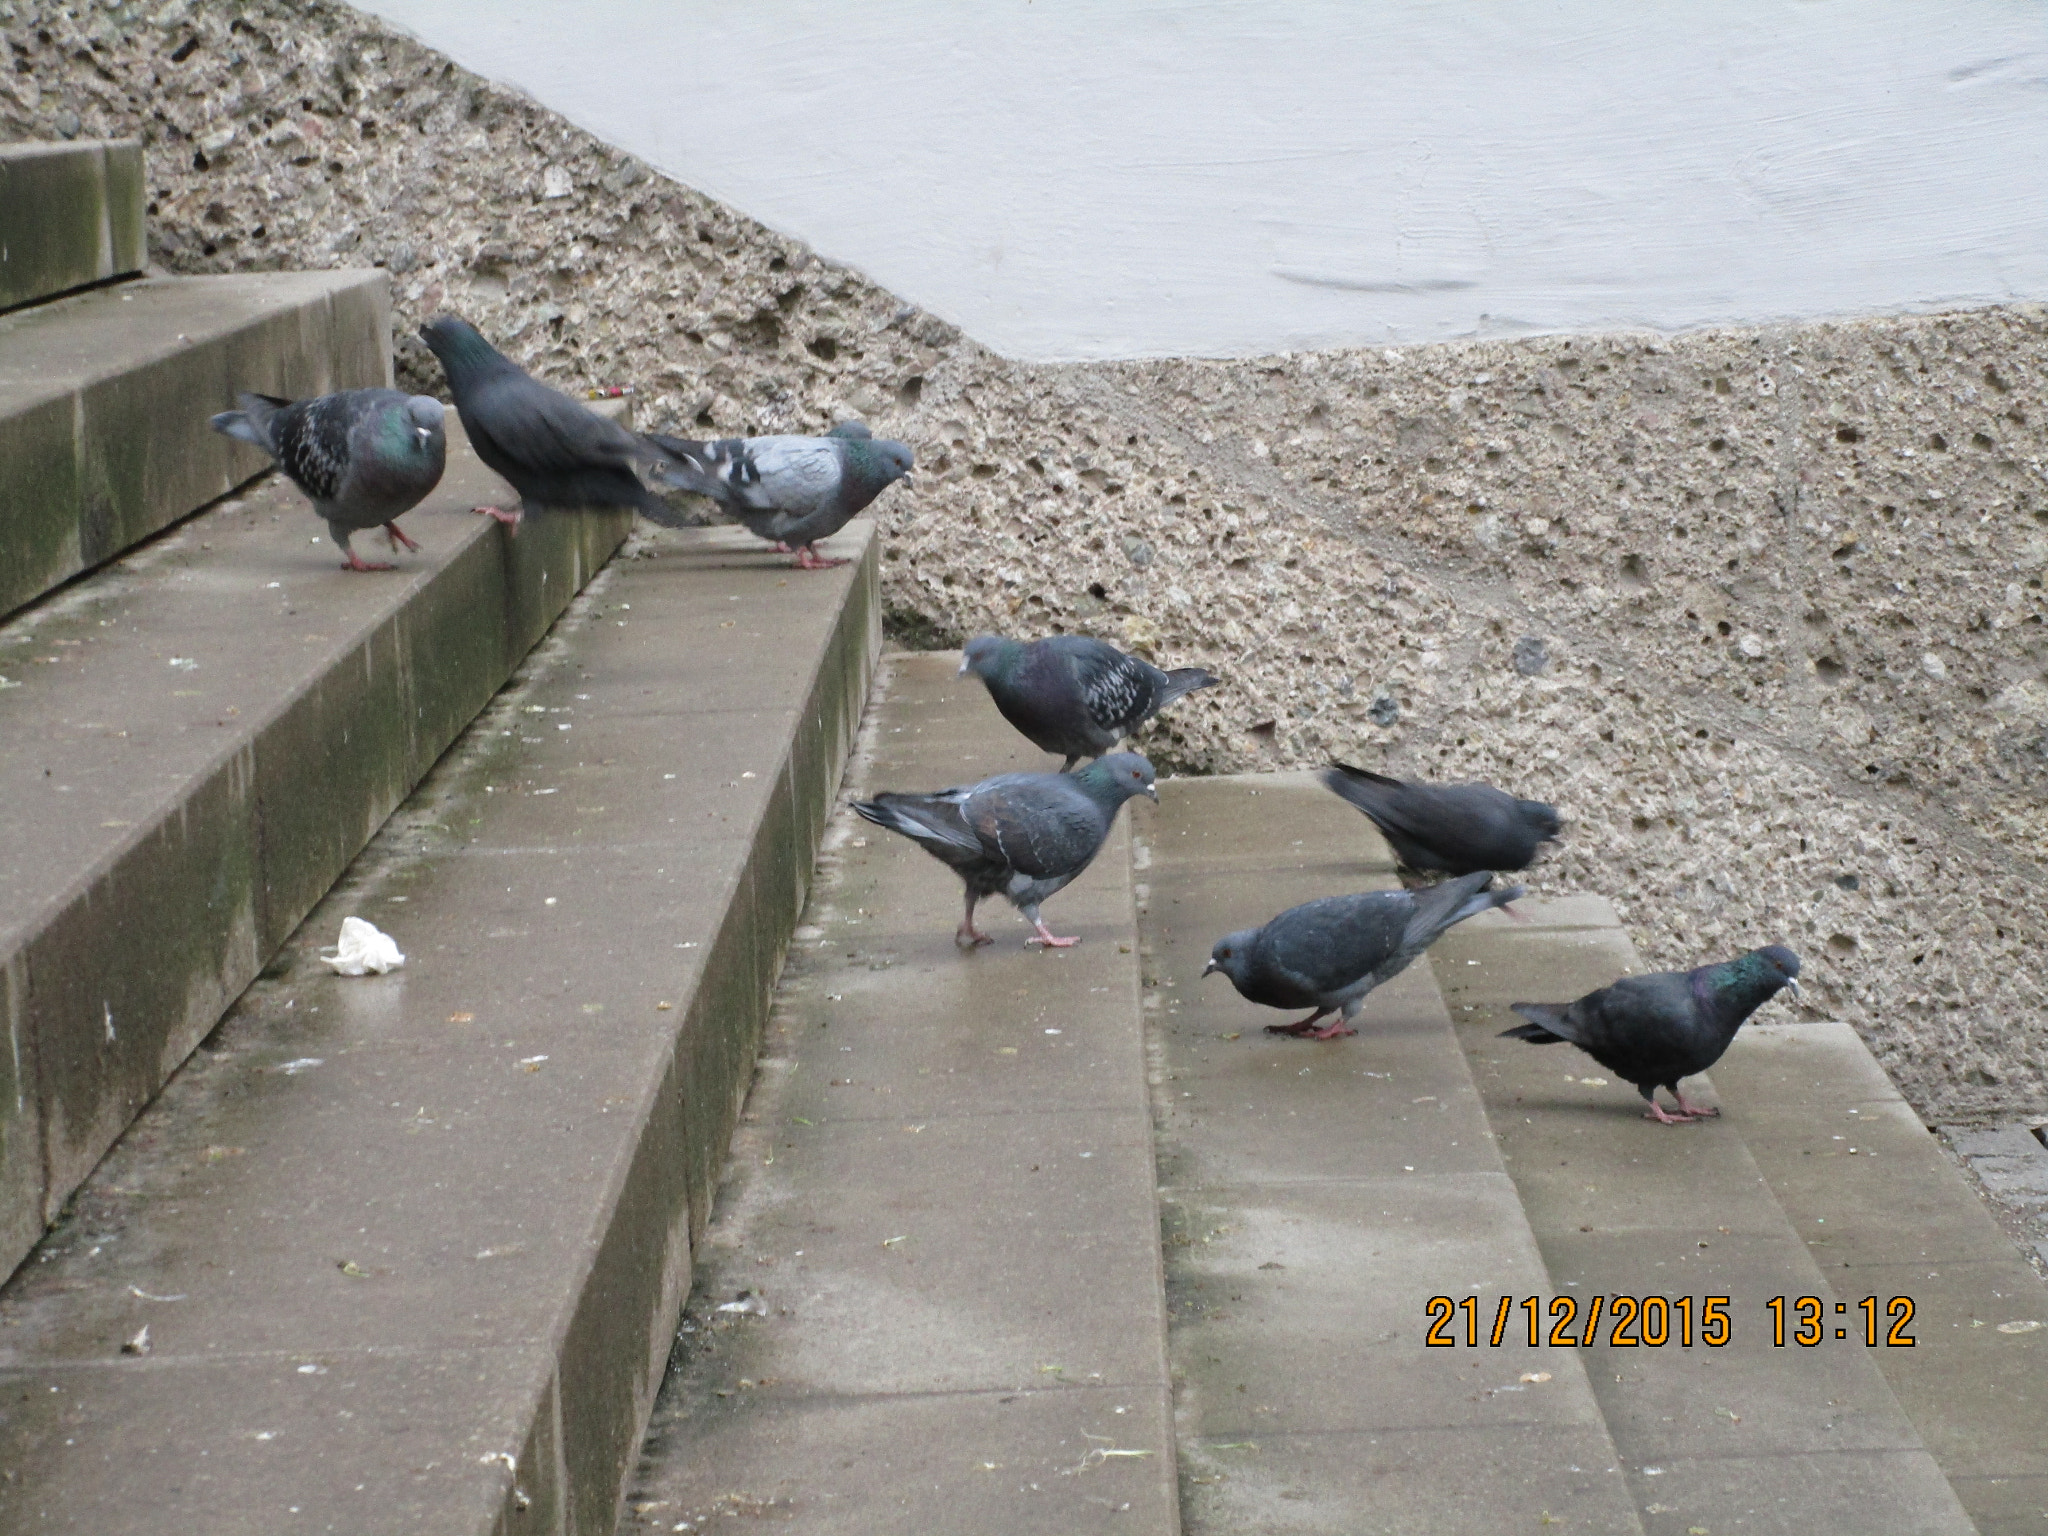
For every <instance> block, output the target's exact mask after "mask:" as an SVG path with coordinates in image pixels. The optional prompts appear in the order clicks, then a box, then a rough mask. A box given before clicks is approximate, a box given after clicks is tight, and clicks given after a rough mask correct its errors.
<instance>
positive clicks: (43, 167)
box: [0, 139, 148, 310]
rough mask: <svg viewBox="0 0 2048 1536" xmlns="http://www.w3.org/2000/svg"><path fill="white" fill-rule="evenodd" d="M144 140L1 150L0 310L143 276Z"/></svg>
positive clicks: (0, 147) (145, 256)
mask: <svg viewBox="0 0 2048 1536" xmlns="http://www.w3.org/2000/svg"><path fill="white" fill-rule="evenodd" d="M143 191H144V188H143V179H142V143H141V141H140V140H139V139H86V140H82V141H80V142H77V143H71V144H4V145H0V310H9V309H15V308H17V307H19V306H21V305H24V304H34V303H37V302H39V301H41V300H44V299H50V298H54V297H56V296H57V295H59V294H63V293H68V292H69V291H70V290H72V289H74V288H84V287H87V286H89V285H91V284H93V283H103V282H106V281H107V280H108V279H109V278H115V277H125V276H127V275H129V274H130V273H135V272H140V271H141V270H142V266H143V263H144V262H145V261H146V260H147V259H148V251H147V247H146V245H145V243H144V239H143V223H142V220H143Z"/></svg>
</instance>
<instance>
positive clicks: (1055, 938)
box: [835, 561, 1081, 949]
mask: <svg viewBox="0 0 2048 1536" xmlns="http://www.w3.org/2000/svg"><path fill="white" fill-rule="evenodd" d="M835 563H837V564H842V565H843V564H845V562H844V561H838V562H835ZM1032 926H1033V927H1034V928H1036V929H1037V930H1038V933H1037V935H1036V937H1033V938H1029V939H1026V940H1025V941H1024V942H1025V943H1026V944H1043V945H1044V946H1045V947H1046V948H1047V949H1072V948H1073V947H1074V946H1075V945H1076V944H1078V943H1080V942H1081V936H1080V935H1079V934H1075V935H1074V937H1072V938H1071V939H1063V938H1061V937H1060V936H1059V935H1058V934H1056V933H1054V932H1053V931H1052V930H1051V929H1050V928H1048V927H1046V926H1045V924H1044V923H1042V922H1039V923H1034V924H1032Z"/></svg>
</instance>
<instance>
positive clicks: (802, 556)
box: [796, 544, 853, 571]
mask: <svg viewBox="0 0 2048 1536" xmlns="http://www.w3.org/2000/svg"><path fill="white" fill-rule="evenodd" d="M852 563H853V562H852V561H851V560H828V559H826V558H825V557H824V556H823V555H821V554H819V553H818V552H817V550H815V549H813V548H812V547H811V546H810V545H808V544H806V545H804V547H803V548H801V549H799V550H798V551H797V552H796V568H797V569H798V570H800V571H829V570H831V569H832V567H833V566H835V565H851V564H852Z"/></svg>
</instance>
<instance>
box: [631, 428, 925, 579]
mask: <svg viewBox="0 0 2048 1536" xmlns="http://www.w3.org/2000/svg"><path fill="white" fill-rule="evenodd" d="M648 436H649V437H650V438H651V439H652V440H653V441H654V442H655V443H657V444H659V445H660V446H661V447H662V448H663V449H664V450H666V451H667V452H668V453H669V454H670V456H671V457H672V459H673V462H671V463H667V464H663V465H661V466H659V468H658V469H657V471H656V473H658V474H659V475H660V476H661V478H662V480H663V481H664V482H665V483H667V484H669V485H673V486H675V487H677V488H678V489H680V490H685V491H691V492H694V493H695V494H696V495H699V496H708V497H710V498H711V500H712V501H714V502H716V503H717V504H718V508H719V510H720V511H722V512H724V513H726V514H727V515H728V516H730V517H734V518H737V519H738V520H739V521H740V522H742V523H744V524H746V526H747V531H748V532H749V533H752V534H753V535H755V536H756V537H757V538H763V539H767V540H768V541H769V542H770V543H772V544H774V545H775V546H776V547H777V548H778V549H782V550H794V551H795V552H796V563H797V565H798V567H799V568H800V569H803V570H806V571H818V570H824V569H826V568H827V567H828V566H834V565H844V564H846V562H845V561H844V560H827V559H824V558H822V557H821V556H820V555H819V554H818V552H817V550H816V549H815V548H814V547H813V546H814V545H815V544H816V543H817V541H818V540H820V539H826V538H830V537H831V536H832V535H833V534H835V533H837V532H838V531H839V530H840V529H842V528H844V527H845V526H846V525H847V523H848V522H850V521H851V520H852V518H853V516H854V514H855V513H857V512H859V511H860V510H861V509H862V508H863V507H865V506H866V505H867V504H868V503H869V502H871V501H873V500H874V499H875V498H876V497H877V496H879V495H881V494H882V492H884V491H886V490H887V489H888V488H889V487H890V486H892V485H894V484H895V483H896V482H897V481H898V480H901V479H902V478H903V477H904V476H906V475H908V474H909V473H910V466H911V461H912V458H913V455H912V454H911V451H910V450H909V449H908V448H907V447H905V446H904V445H903V444H902V443H898V442H894V441H891V440H890V439H888V438H882V437H876V436H875V435H874V434H873V433H872V432H870V431H869V430H868V429H867V428H866V427H865V426H863V425H862V424H861V423H860V422H857V421H843V422H841V423H840V424H839V425H838V426H836V427H834V428H833V429H832V430H831V431H830V432H828V433H827V434H826V435H825V436H823V437H726V438H720V439H718V440H717V441H716V442H695V441H692V440H691V439H688V438H681V437H664V436H662V435H661V434H660V433H658V432H650V433H649V434H648Z"/></svg>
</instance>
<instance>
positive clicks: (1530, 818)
mask: <svg viewBox="0 0 2048 1536" xmlns="http://www.w3.org/2000/svg"><path fill="white" fill-rule="evenodd" d="M1515 809H1516V810H1517V811H1519V812H1520V813H1521V817H1522V822H1523V824H1524V825H1525V826H1527V827H1528V828H1529V830H1530V831H1531V832H1534V833H1535V834H1536V840H1537V841H1538V842H1539V843H1547V842H1550V841H1551V840H1552V839H1554V838H1556V837H1558V836H1559V835H1561V834H1562V833H1563V831H1564V818H1563V817H1562V816H1560V815H1558V814H1557V807H1556V806H1554V805H1545V804H1544V803H1543V802H1542V801H1541V800H1517V801H1516V802H1515Z"/></svg>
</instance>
